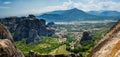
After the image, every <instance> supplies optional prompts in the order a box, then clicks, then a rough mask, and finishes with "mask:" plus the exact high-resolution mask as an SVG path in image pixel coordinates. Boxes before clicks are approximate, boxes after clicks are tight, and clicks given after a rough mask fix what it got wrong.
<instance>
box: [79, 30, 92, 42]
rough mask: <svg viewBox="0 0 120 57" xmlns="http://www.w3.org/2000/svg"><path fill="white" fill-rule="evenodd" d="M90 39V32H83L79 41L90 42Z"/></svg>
mask: <svg viewBox="0 0 120 57" xmlns="http://www.w3.org/2000/svg"><path fill="white" fill-rule="evenodd" d="M90 39H92V36H91V34H90V32H89V31H84V32H83V35H82V38H81V40H80V41H84V40H90Z"/></svg>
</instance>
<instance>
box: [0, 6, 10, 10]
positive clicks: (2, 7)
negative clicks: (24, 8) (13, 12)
mask: <svg viewBox="0 0 120 57" xmlns="http://www.w3.org/2000/svg"><path fill="white" fill-rule="evenodd" d="M9 8H10V7H6V6H0V9H9Z"/></svg>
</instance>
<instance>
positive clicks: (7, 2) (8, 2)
mask: <svg viewBox="0 0 120 57" xmlns="http://www.w3.org/2000/svg"><path fill="white" fill-rule="evenodd" d="M11 3H12V2H10V1H6V2H3V4H11Z"/></svg>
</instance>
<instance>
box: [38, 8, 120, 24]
mask: <svg viewBox="0 0 120 57" xmlns="http://www.w3.org/2000/svg"><path fill="white" fill-rule="evenodd" d="M37 17H38V18H42V19H45V20H47V21H54V22H66V21H81V20H83V21H85V20H88V21H89V20H118V19H119V18H120V12H117V11H89V12H85V11H82V10H79V9H77V8H73V9H69V10H56V11H52V12H46V13H43V14H41V15H37Z"/></svg>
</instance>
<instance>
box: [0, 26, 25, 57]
mask: <svg viewBox="0 0 120 57" xmlns="http://www.w3.org/2000/svg"><path fill="white" fill-rule="evenodd" d="M0 57H24V55H23V54H22V53H21V51H20V50H19V49H18V48H17V47H16V46H15V44H14V40H13V39H12V36H11V34H10V32H9V31H8V30H7V28H6V27H4V26H3V25H2V24H0Z"/></svg>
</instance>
